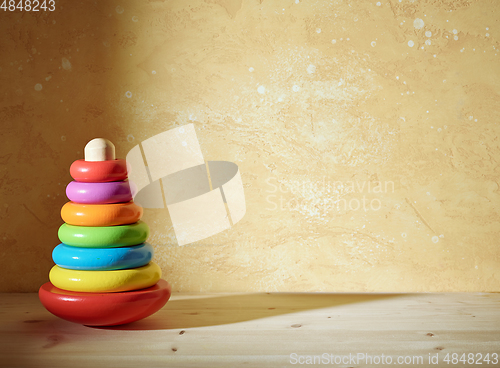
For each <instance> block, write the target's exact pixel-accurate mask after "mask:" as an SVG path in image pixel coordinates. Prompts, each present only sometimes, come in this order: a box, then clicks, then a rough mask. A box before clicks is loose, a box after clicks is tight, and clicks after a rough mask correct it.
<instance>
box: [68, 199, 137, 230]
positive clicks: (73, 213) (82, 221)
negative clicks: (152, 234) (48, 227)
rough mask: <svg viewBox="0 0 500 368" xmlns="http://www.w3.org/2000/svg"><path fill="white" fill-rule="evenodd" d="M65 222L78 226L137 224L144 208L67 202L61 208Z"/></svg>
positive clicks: (126, 205)
mask: <svg viewBox="0 0 500 368" xmlns="http://www.w3.org/2000/svg"><path fill="white" fill-rule="evenodd" d="M61 217H62V219H63V221H64V222H66V223H68V224H70V225H76V226H114V225H127V224H133V223H134V222H137V221H139V220H140V218H141V217H142V207H140V206H138V205H136V204H135V203H134V202H127V203H113V204H80V203H74V202H67V203H66V204H65V205H64V206H63V207H62V208H61Z"/></svg>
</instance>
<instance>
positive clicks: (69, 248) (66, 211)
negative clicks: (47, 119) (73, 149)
mask: <svg viewBox="0 0 500 368" xmlns="http://www.w3.org/2000/svg"><path fill="white" fill-rule="evenodd" d="M70 173H71V176H72V177H73V179H74V181H72V182H71V183H69V184H68V186H67V187H66V195H67V196H68V198H69V200H70V202H68V203H66V204H65V205H64V206H63V207H62V209H61V217H62V219H63V221H64V222H65V223H64V224H63V225H62V226H61V227H60V228H59V240H60V241H61V242H62V243H61V244H59V245H58V246H57V247H55V248H54V251H53V252H52V258H53V260H54V262H55V263H56V265H55V266H54V267H53V268H52V269H51V270H50V274H49V279H50V282H47V283H45V284H44V285H42V287H40V290H39V292H38V295H39V298H40V301H41V302H42V304H43V305H44V306H45V308H47V310H48V311H49V312H51V313H52V314H54V315H56V316H58V317H60V318H63V319H65V320H68V321H71V322H76V323H81V324H84V325H87V326H114V325H120V324H125V323H130V322H134V321H137V320H139V319H142V318H145V317H148V316H150V315H151V314H153V313H155V312H157V311H158V310H160V309H161V308H162V307H163V306H164V305H165V303H167V301H168V299H169V298H170V294H171V287H170V285H169V284H168V283H167V282H166V281H165V280H162V279H160V277H161V269H160V267H159V266H158V265H157V264H156V263H154V262H152V261H151V259H152V257H153V247H152V246H151V245H150V244H148V243H146V242H145V241H146V239H147V237H148V235H149V228H148V226H147V225H146V224H145V223H144V222H142V221H140V219H141V216H142V208H141V207H139V206H138V205H136V204H135V203H134V202H133V200H132V194H131V191H130V186H129V183H128V180H127V165H126V162H125V161H124V160H120V159H115V147H114V145H113V144H112V143H111V142H110V141H108V140H105V139H102V138H96V139H93V140H91V141H90V142H89V143H88V144H87V145H86V146H85V160H77V161H75V162H73V164H72V165H71V168H70Z"/></svg>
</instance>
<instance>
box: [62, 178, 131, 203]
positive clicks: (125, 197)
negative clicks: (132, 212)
mask: <svg viewBox="0 0 500 368" xmlns="http://www.w3.org/2000/svg"><path fill="white" fill-rule="evenodd" d="M66 196H67V197H68V198H69V200H70V201H72V202H75V203H84V204H108V203H122V202H130V201H131V200H132V193H131V192H130V185H129V182H128V180H127V181H111V182H107V183H83V182H79V181H72V182H70V183H69V184H68V186H67V187H66Z"/></svg>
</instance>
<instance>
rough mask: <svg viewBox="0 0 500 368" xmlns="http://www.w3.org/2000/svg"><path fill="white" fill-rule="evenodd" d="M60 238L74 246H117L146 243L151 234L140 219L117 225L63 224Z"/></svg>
mask: <svg viewBox="0 0 500 368" xmlns="http://www.w3.org/2000/svg"><path fill="white" fill-rule="evenodd" d="M58 235H59V240H60V241H61V242H62V243H64V244H66V245H72V246H74V247H83V248H116V247H128V246H131V245H137V244H141V243H144V242H145V241H146V239H147V238H148V235H149V227H148V225H147V224H146V223H145V222H142V221H138V222H136V223H134V224H130V225H117V226H96V227H93V226H75V225H69V224H66V223H64V224H62V225H61V227H60V228H59V232H58Z"/></svg>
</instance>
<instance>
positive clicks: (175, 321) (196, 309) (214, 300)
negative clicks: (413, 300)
mask: <svg viewBox="0 0 500 368" xmlns="http://www.w3.org/2000/svg"><path fill="white" fill-rule="evenodd" d="M400 295H402V294H311V293H276V294H274V293H273V294H271V293H256V294H243V295H224V296H207V297H203V296H192V297H189V296H188V297H186V299H174V300H171V301H169V302H168V303H167V304H166V306H165V307H164V308H163V309H161V310H160V311H158V312H157V313H155V314H153V315H152V316H150V317H148V318H145V319H143V320H140V321H137V322H133V323H130V324H127V325H122V326H112V327H94V328H99V329H111V330H168V329H186V328H195V327H207V326H217V325H225V324H231V323H238V322H244V321H250V320H256V319H261V318H268V317H274V316H279V315H283V314H289V313H296V312H302V311H306V310H312V309H321V308H331V307H335V306H341V305H346V304H354V303H364V302H371V301H375V300H381V299H386V298H393V297H397V296H400ZM332 315H333V316H335V311H334V310H329V311H325V318H328V317H329V316H332Z"/></svg>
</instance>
